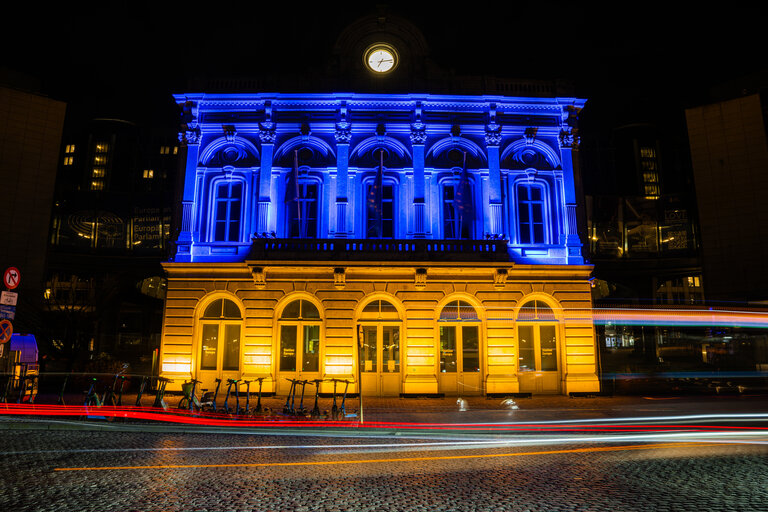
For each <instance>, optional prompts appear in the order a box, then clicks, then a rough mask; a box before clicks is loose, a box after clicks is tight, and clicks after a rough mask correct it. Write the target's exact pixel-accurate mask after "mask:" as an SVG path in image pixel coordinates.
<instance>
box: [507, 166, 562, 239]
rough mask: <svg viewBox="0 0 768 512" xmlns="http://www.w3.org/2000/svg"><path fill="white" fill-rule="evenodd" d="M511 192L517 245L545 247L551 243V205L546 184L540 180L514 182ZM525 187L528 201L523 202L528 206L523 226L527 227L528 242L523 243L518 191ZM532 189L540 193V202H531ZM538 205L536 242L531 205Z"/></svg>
mask: <svg viewBox="0 0 768 512" xmlns="http://www.w3.org/2000/svg"><path fill="white" fill-rule="evenodd" d="M512 187H513V192H514V206H515V236H516V238H517V243H518V244H520V245H546V244H550V243H552V242H551V240H552V238H551V215H552V212H551V203H550V199H549V187H548V184H547V183H546V182H543V181H540V180H534V181H530V180H526V179H522V180H516V181H515V182H514V183H513V184H512ZM523 187H525V188H526V189H528V199H526V200H524V201H525V203H526V204H527V205H528V207H527V210H528V212H527V213H528V219H529V220H528V221H526V222H525V224H527V225H528V228H527V230H528V236H529V237H530V239H529V241H523V236H522V235H523V232H524V230H523V225H524V222H523V217H522V215H521V207H520V206H521V201H523V200H521V198H520V189H521V188H523ZM534 188H536V189H539V190H540V191H541V199H540V200H533V199H530V198H531V194H530V191H531V190H533V189H534ZM534 204H539V205H540V206H541V226H542V227H541V240H536V237H535V235H536V233H535V227H534V226H535V224H538V222H534V221H533V218H534V216H533V213H534V210H533V205H534Z"/></svg>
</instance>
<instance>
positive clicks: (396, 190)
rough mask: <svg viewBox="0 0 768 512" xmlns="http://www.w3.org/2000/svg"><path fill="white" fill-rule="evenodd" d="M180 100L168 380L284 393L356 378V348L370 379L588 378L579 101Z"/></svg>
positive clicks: (472, 390)
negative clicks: (295, 382)
mask: <svg viewBox="0 0 768 512" xmlns="http://www.w3.org/2000/svg"><path fill="white" fill-rule="evenodd" d="M382 47H383V48H387V46H386V45H382ZM385 58H386V54H385V56H384V57H383V58H382V60H383V59H385ZM176 100H177V102H178V104H179V106H180V107H181V108H182V110H183V116H182V117H183V123H184V124H183V141H184V146H183V148H182V149H183V150H182V152H181V154H182V158H184V159H185V160H186V178H185V182H184V192H183V224H182V228H181V233H180V235H179V238H178V240H177V242H176V245H177V249H176V254H175V257H174V260H173V261H172V262H169V263H166V264H165V265H164V267H165V270H166V272H167V276H168V295H167V299H166V306H165V317H164V326H163V339H162V349H161V368H162V375H164V376H166V377H169V378H172V379H174V381H175V382H174V384H175V386H176V387H178V385H179V384H180V383H181V382H182V381H183V380H184V379H189V378H191V377H195V378H198V379H201V380H202V381H203V382H204V383H205V384H203V386H204V387H210V386H211V385H212V381H213V379H214V378H216V377H219V378H223V379H227V378H238V379H239V378H245V379H248V378H256V377H265V378H266V380H265V383H264V391H265V392H271V391H274V392H277V393H286V392H287V391H288V388H289V386H290V383H289V381H288V380H287V379H289V378H300V379H303V380H314V379H331V378H338V379H348V380H353V381H355V382H357V377H356V376H357V372H358V364H359V369H360V370H361V371H362V390H363V393H365V394H370V395H386V396H392V395H395V396H396V395H399V394H405V395H409V394H434V393H443V394H453V395H456V394H459V395H461V394H483V393H488V394H495V393H499V394H507V393H518V392H533V393H573V392H596V391H598V389H599V383H598V377H597V359H596V352H595V341H594V330H593V327H592V321H591V310H590V308H591V295H590V290H591V288H590V283H589V281H588V279H589V277H590V273H591V270H592V267H591V266H589V265H585V264H584V261H583V258H582V256H581V241H580V240H579V237H578V234H577V232H576V197H575V189H574V182H573V176H574V173H573V168H572V163H573V157H572V153H573V152H574V148H575V145H576V143H577V140H578V135H577V134H576V133H575V130H574V126H575V121H576V116H577V114H578V112H579V110H580V109H581V107H582V106H583V105H584V101H583V100H579V99H575V98H570V97H561V98H534V97H528V98H524V97H504V96H447V95H428V94H183V95H177V96H176ZM465 158H466V165H465V164H464V162H465V160H464V159H465ZM358 342H359V343H360V349H359V350H358ZM331 388H332V383H331V382H329V381H326V383H325V384H324V385H323V391H328V390H330V389H331ZM357 389H358V386H357V384H355V385H354V387H353V389H351V390H350V391H351V392H357Z"/></svg>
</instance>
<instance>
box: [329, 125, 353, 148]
mask: <svg viewBox="0 0 768 512" xmlns="http://www.w3.org/2000/svg"><path fill="white" fill-rule="evenodd" d="M333 138H334V139H336V144H349V143H350V142H351V141H352V125H351V124H350V123H348V122H347V121H339V122H338V123H336V126H335V129H334V132H333Z"/></svg>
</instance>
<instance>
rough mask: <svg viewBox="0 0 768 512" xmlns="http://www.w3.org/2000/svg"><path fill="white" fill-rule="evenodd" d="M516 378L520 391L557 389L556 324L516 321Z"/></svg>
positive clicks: (552, 391)
mask: <svg viewBox="0 0 768 512" xmlns="http://www.w3.org/2000/svg"><path fill="white" fill-rule="evenodd" d="M517 332H518V339H519V351H520V355H519V359H518V378H519V380H520V392H522V393H559V392H560V372H559V365H558V358H557V325H538V324H533V325H532V324H527V325H526V324H519V325H518V327H517Z"/></svg>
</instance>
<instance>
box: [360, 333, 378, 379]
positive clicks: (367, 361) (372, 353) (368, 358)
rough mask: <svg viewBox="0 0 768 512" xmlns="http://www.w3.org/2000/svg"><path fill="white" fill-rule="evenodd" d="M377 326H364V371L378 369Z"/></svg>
mask: <svg viewBox="0 0 768 512" xmlns="http://www.w3.org/2000/svg"><path fill="white" fill-rule="evenodd" d="M376 345H377V339H376V326H373V325H367V326H364V327H363V353H362V365H363V368H362V369H363V371H364V372H375V371H376Z"/></svg>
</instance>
